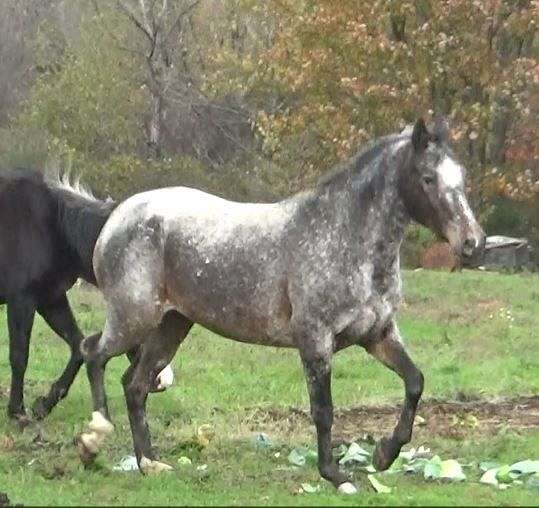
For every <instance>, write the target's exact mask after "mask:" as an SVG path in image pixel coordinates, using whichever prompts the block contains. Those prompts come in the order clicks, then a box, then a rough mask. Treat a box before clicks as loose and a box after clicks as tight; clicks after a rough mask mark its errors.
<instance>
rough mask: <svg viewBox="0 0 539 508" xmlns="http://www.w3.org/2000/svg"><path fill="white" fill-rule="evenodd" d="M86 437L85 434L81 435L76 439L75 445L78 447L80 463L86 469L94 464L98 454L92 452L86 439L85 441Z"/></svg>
mask: <svg viewBox="0 0 539 508" xmlns="http://www.w3.org/2000/svg"><path fill="white" fill-rule="evenodd" d="M84 435H85V434H81V435H80V436H78V437H77V438H76V439H75V445H76V447H77V453H78V454H79V458H80V461H81V462H82V463H83V465H84V466H85V467H86V466H90V465H92V464H93V463H94V461H95V458H96V457H97V452H92V451H91V450H90V448H89V447H88V446H87V444H86V443H85V439H83V436H84Z"/></svg>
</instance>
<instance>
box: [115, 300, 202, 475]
mask: <svg viewBox="0 0 539 508" xmlns="http://www.w3.org/2000/svg"><path fill="white" fill-rule="evenodd" d="M191 326H192V322H191V321H189V320H188V319H187V318H185V317H184V316H183V315H181V314H180V313H178V312H176V311H169V312H167V313H166V314H165V315H164V317H163V319H162V321H161V323H160V324H159V327H158V328H157V329H156V330H155V331H154V332H153V333H152V334H151V335H150V336H149V337H148V340H147V341H146V342H145V343H144V344H143V345H142V349H141V354H140V358H139V361H138V362H137V363H136V364H133V365H130V366H129V368H128V369H127V370H126V372H125V374H124V376H123V378H122V383H123V386H124V393H125V400H126V403H127V410H128V414H129V423H130V425H131V432H132V434H133V444H134V448H135V455H136V457H137V461H138V464H139V467H140V470H141V472H143V473H155V472H160V471H163V470H167V469H171V468H170V466H167V465H166V464H163V463H161V462H158V461H157V460H156V455H155V452H154V450H153V449H152V446H151V440H150V432H149V429H148V423H147V420H146V400H147V397H148V393H149V391H150V389H151V387H152V384H153V383H154V380H155V378H156V376H157V374H159V372H160V371H161V370H162V369H163V367H164V366H166V365H167V364H168V363H169V362H170V361H171V360H172V358H173V357H174V354H175V353H176V351H177V349H178V346H179V345H180V343H181V342H182V341H183V339H184V338H185V337H186V336H187V334H188V333H189V330H190V328H191Z"/></svg>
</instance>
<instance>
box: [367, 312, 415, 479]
mask: <svg viewBox="0 0 539 508" xmlns="http://www.w3.org/2000/svg"><path fill="white" fill-rule="evenodd" d="M364 347H365V349H366V350H367V351H368V352H369V353H370V354H371V355H373V356H374V357H375V358H377V359H378V360H380V361H381V362H382V363H383V364H384V365H386V366H387V367H389V368H390V369H391V370H393V371H394V372H396V373H397V374H398V375H399V376H400V377H401V378H402V379H403V381H404V387H405V399H404V406H403V409H402V413H401V415H400V418H399V421H398V423H397V426H396V427H395V429H394V431H393V434H392V435H391V437H389V438H382V439H381V440H380V441H379V442H378V443H377V445H376V449H375V451H374V457H373V463H374V467H376V469H378V471H384V470H386V469H387V468H388V467H389V466H391V464H392V463H393V461H394V460H395V459H396V458H397V457H398V456H399V452H400V450H401V448H402V446H403V445H405V444H406V443H409V442H410V440H411V439H412V427H413V425H414V418H415V414H416V410H417V404H418V402H419V399H420V398H421V394H422V393H423V374H422V373H421V371H420V370H419V369H418V368H417V367H416V366H415V364H414V362H413V361H412V360H411V359H410V357H409V356H408V353H407V352H406V350H405V349H404V345H403V343H402V341H401V336H400V333H399V330H398V328H397V325H396V323H395V322H391V324H390V325H388V327H387V328H386V329H385V330H384V331H383V333H382V335H381V336H380V337H379V338H377V339H376V340H373V341H372V342H370V343H369V344H367V345H365V346H364Z"/></svg>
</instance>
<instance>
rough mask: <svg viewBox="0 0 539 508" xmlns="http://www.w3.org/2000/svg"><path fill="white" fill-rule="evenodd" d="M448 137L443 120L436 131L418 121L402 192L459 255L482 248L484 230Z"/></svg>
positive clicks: (409, 206)
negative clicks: (469, 196) (467, 191)
mask: <svg viewBox="0 0 539 508" xmlns="http://www.w3.org/2000/svg"><path fill="white" fill-rule="evenodd" d="M448 137H449V129H448V127H447V124H446V122H445V121H444V120H441V119H440V120H438V121H437V122H436V125H435V127H434V129H433V132H429V131H428V130H427V127H426V126H425V122H424V121H423V119H421V118H420V119H419V120H418V121H417V122H416V124H415V126H414V128H413V131H412V136H411V145H412V146H411V158H410V164H408V165H407V169H406V170H405V171H403V172H402V173H401V175H402V177H401V179H400V189H401V195H402V198H403V200H404V203H405V205H406V208H407V209H408V212H409V214H410V215H411V217H412V218H413V219H414V220H416V221H417V222H419V223H420V224H423V225H424V226H427V227H428V228H429V229H431V230H433V231H434V232H435V233H437V234H438V235H440V236H442V237H444V238H445V239H446V240H447V241H448V242H449V243H450V245H451V247H452V248H453V250H454V251H455V252H456V253H457V254H458V255H462V256H465V257H471V256H473V255H475V254H476V253H477V252H479V251H480V250H482V249H483V247H484V244H485V234H484V233H483V230H482V229H481V227H480V226H479V224H478V223H477V221H476V219H475V216H474V214H473V212H472V210H471V209H470V205H469V204H468V200H467V199H466V194H465V188H464V178H465V170H464V168H463V167H462V166H461V165H460V164H459V163H458V162H457V161H456V160H455V157H454V155H453V152H452V151H451V149H450V147H449V145H448Z"/></svg>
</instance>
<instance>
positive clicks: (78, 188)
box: [48, 174, 116, 285]
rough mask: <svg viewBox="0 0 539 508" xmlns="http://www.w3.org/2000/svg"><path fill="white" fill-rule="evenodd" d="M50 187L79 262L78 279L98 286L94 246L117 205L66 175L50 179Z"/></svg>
mask: <svg viewBox="0 0 539 508" xmlns="http://www.w3.org/2000/svg"><path fill="white" fill-rule="evenodd" d="M48 185H49V188H50V189H51V191H52V193H53V195H54V197H55V200H56V203H57V220H58V222H57V223H58V227H59V230H60V233H61V234H62V236H63V238H64V240H65V241H66V243H67V245H68V246H69V248H70V250H71V252H72V254H73V255H74V257H75V258H76V259H77V261H78V264H79V270H80V274H79V276H80V277H81V278H83V279H85V280H86V281H88V282H90V283H91V284H94V285H95V283H96V280H95V274H94V269H93V265H92V259H93V254H94V248H95V244H96V242H97V238H98V237H99V234H100V233H101V229H102V228H103V226H104V225H105V222H106V221H107V219H108V218H109V216H110V214H111V213H112V211H113V210H114V208H115V207H116V204H115V203H114V202H113V201H112V200H110V199H107V200H106V201H102V200H100V199H97V198H96V197H95V196H94V195H93V194H92V193H91V192H90V191H89V190H88V189H86V188H85V187H84V186H82V185H81V184H80V181H79V180H78V179H77V180H75V181H74V182H71V181H70V179H69V175H67V174H64V175H63V176H56V177H54V178H49V179H48Z"/></svg>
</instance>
